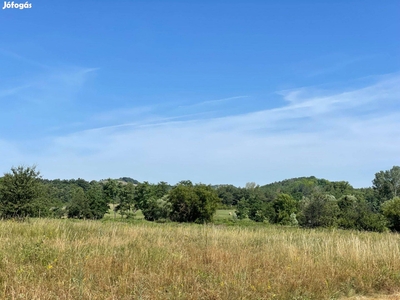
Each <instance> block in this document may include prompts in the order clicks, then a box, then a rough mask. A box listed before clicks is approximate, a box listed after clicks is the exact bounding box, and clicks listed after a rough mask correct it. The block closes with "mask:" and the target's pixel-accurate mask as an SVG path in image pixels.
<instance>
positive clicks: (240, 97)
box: [179, 96, 249, 107]
mask: <svg viewBox="0 0 400 300" xmlns="http://www.w3.org/2000/svg"><path fill="white" fill-rule="evenodd" d="M248 97H249V96H234V97H228V98H222V99H217V100H207V101H203V102H198V103H194V104H190V105H180V106H179V107H199V106H206V105H218V104H222V103H226V102H228V101H232V100H237V99H243V98H248Z"/></svg>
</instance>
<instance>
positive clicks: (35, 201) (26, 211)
mask: <svg viewBox="0 0 400 300" xmlns="http://www.w3.org/2000/svg"><path fill="white" fill-rule="evenodd" d="M39 178H40V173H39V172H38V171H36V167H35V166H33V167H26V168H25V167H22V166H19V167H17V168H11V173H6V174H4V177H3V178H2V180H1V184H0V214H1V217H2V218H25V217H32V216H36V215H37V214H38V212H40V210H42V211H43V212H45V211H46V210H48V207H46V206H45V205H44V202H45V201H44V198H43V196H44V190H43V185H42V183H41V182H40V180H39Z"/></svg>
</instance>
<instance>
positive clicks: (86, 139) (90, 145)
mask: <svg viewBox="0 0 400 300" xmlns="http://www.w3.org/2000/svg"><path fill="white" fill-rule="evenodd" d="M317 94H318V96H316V95H317ZM310 95H311V96H310ZM283 97H284V98H285V99H286V100H288V101H287V103H286V105H284V106H283V107H280V108H275V109H269V110H262V111H256V112H252V113H246V114H241V115H233V116H225V117H219V118H208V119H207V118H196V117H192V118H190V120H186V121H182V120H181V121H177V120H165V121H164V122H158V123H154V121H152V122H148V120H141V121H140V122H137V123H135V124H125V123H122V124H114V126H111V127H110V126H109V127H105V128H97V130H85V131H81V132H76V133H73V134H70V135H65V136H60V137H57V138H54V139H53V141H52V142H51V144H50V146H49V147H48V148H46V149H44V150H43V152H42V154H41V155H38V154H35V155H33V154H32V155H30V157H29V158H30V159H31V160H32V161H34V162H37V163H38V164H39V166H40V168H41V169H42V170H43V174H44V175H45V176H47V177H64V178H65V177H83V178H87V179H100V178H106V177H110V176H111V177H119V176H131V177H134V178H137V179H139V180H149V181H153V182H154V181H159V180H166V181H169V182H171V183H175V182H177V181H179V180H181V179H191V180H193V181H201V182H206V183H233V184H238V185H244V184H245V183H246V182H247V181H255V182H257V183H260V184H264V183H268V182H271V181H276V180H281V179H285V178H290V177H296V176H309V175H315V176H318V177H324V178H327V179H331V180H348V181H349V182H350V183H351V184H353V185H355V186H369V185H370V182H371V180H372V179H373V175H374V173H375V172H377V171H379V170H381V169H384V168H390V167H391V166H392V165H395V164H400V158H399V156H398V149H400V139H399V138H398V137H400V109H399V108H398V106H396V105H395V104H397V103H398V101H399V100H400V76H399V75H398V74H392V75H391V76H387V77H385V78H382V79H381V80H379V81H378V82H376V83H374V84H371V85H369V86H366V87H363V88H357V89H354V90H347V91H344V92H340V91H336V92H335V91H327V92H325V93H324V92H323V91H319V92H315V91H314V89H312V88H302V89H301V90H292V91H286V92H284V93H283Z"/></svg>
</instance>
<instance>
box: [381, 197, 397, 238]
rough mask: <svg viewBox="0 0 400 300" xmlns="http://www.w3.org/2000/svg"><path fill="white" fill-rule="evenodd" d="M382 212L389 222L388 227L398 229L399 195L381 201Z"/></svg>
mask: <svg viewBox="0 0 400 300" xmlns="http://www.w3.org/2000/svg"><path fill="white" fill-rule="evenodd" d="M382 212H383V215H384V216H385V217H386V218H387V220H388V222H389V228H390V229H392V230H395V231H400V197H395V198H393V199H391V200H388V201H386V202H385V203H383V204H382Z"/></svg>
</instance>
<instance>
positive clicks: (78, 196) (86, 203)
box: [67, 184, 109, 219]
mask: <svg viewBox="0 0 400 300" xmlns="http://www.w3.org/2000/svg"><path fill="white" fill-rule="evenodd" d="M108 209H109V206H108V201H107V198H106V197H105V196H104V194H103V189H102V187H101V185H100V184H96V185H92V186H91V187H90V188H89V190H88V191H87V192H86V193H85V191H84V190H83V188H81V187H74V188H73V190H72V191H71V201H70V203H69V204H68V205H67V214H68V218H77V219H101V218H103V217H104V214H105V213H106V212H107V211H108Z"/></svg>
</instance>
